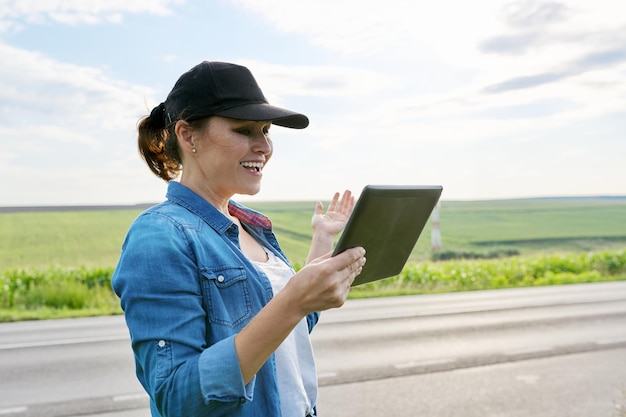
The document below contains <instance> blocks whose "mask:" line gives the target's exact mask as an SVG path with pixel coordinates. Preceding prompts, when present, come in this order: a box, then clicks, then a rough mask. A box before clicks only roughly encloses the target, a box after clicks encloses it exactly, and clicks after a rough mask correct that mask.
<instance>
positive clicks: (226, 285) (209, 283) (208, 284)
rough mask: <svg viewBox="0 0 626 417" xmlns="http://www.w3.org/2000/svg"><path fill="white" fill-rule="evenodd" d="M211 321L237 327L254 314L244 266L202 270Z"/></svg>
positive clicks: (205, 297)
mask: <svg viewBox="0 0 626 417" xmlns="http://www.w3.org/2000/svg"><path fill="white" fill-rule="evenodd" d="M201 273H202V276H203V278H204V279H203V280H202V286H203V289H204V301H205V303H206V306H207V312H208V315H209V322H211V323H215V324H221V325H225V326H229V327H236V326H238V325H240V324H241V323H243V322H244V321H246V320H248V319H249V318H250V317H251V315H252V307H251V302H250V293H249V289H248V282H247V278H246V271H245V269H244V268H243V267H222V268H214V269H211V270H204V271H201Z"/></svg>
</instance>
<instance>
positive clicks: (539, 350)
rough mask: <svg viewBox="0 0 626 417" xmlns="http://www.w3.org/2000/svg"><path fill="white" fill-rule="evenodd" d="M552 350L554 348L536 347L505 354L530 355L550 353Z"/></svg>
mask: <svg viewBox="0 0 626 417" xmlns="http://www.w3.org/2000/svg"><path fill="white" fill-rule="evenodd" d="M552 349H553V347H552V346H545V347H536V348H526V349H519V350H512V351H510V352H505V353H504V354H505V355H507V356H515V355H527V354H529V353H543V352H550V351H551V350H552Z"/></svg>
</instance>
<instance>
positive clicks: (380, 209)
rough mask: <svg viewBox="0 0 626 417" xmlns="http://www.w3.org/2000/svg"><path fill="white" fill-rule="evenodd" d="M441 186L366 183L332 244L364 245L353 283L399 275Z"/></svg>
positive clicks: (340, 248) (337, 249)
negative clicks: (362, 256)
mask: <svg viewBox="0 0 626 417" xmlns="http://www.w3.org/2000/svg"><path fill="white" fill-rule="evenodd" d="M442 190H443V188H442V187H441V186H398V185H368V186H366V187H365V188H364V189H363V191H362V193H361V195H360V196H359V199H358V201H357V203H356V205H355V207H354V210H353V212H352V215H351V216H350V218H349V219H348V223H347V224H346V227H345V229H344V231H343V233H342V235H341V237H340V238H339V241H338V242H337V245H336V246H335V251H334V255H336V254H338V253H341V252H343V251H344V250H346V249H348V248H352V247H355V246H362V247H364V248H365V251H366V254H365V257H366V258H367V262H366V263H365V266H364V267H363V271H362V272H361V274H360V275H359V276H357V277H356V279H355V281H354V283H353V284H352V286H355V285H361V284H365V283H367V282H371V281H376V280H379V279H383V278H388V277H391V276H395V275H398V274H399V273H400V272H401V271H402V268H403V267H404V265H405V264H406V261H407V260H408V259H409V255H410V254H411V251H412V250H413V248H414V247H415V244H416V243H417V239H418V238H419V236H420V234H421V233H422V230H423V229H424V226H425V225H426V222H428V219H429V217H430V214H431V212H432V211H433V209H434V208H435V205H436V204H437V202H438V201H439V197H440V196H441V192H442Z"/></svg>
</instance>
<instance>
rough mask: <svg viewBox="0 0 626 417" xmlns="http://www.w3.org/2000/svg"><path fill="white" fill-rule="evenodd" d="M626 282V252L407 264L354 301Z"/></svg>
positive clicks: (362, 291) (355, 294)
mask: <svg viewBox="0 0 626 417" xmlns="http://www.w3.org/2000/svg"><path fill="white" fill-rule="evenodd" d="M623 279H626V251H620V252H600V253H574V254H567V255H546V256H538V257H528V258H527V257H512V258H507V259H491V260H483V259H478V260H477V259H472V260H451V261H445V262H429V263H417V264H409V265H407V266H406V267H405V268H404V269H403V270H402V272H401V273H400V274H399V275H398V276H396V277H392V278H389V279H385V280H381V281H375V282H372V283H369V284H365V285H361V286H358V287H355V288H354V289H353V290H352V292H351V296H352V297H355V298H358V297H372V296H378V295H381V296H382V295H391V294H397V295H401V294H421V293H433V292H449V291H471V290H482V289H494V288H511V287H527V286H540V285H560V284H574V283H583V282H599V281H613V280H623Z"/></svg>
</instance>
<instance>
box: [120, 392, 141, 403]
mask: <svg viewBox="0 0 626 417" xmlns="http://www.w3.org/2000/svg"><path fill="white" fill-rule="evenodd" d="M148 398H150V397H148V394H146V393H138V394H128V395H117V396H115V397H113V401H115V402H121V401H135V400H145V399H148Z"/></svg>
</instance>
